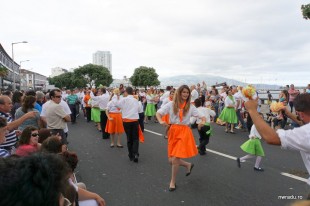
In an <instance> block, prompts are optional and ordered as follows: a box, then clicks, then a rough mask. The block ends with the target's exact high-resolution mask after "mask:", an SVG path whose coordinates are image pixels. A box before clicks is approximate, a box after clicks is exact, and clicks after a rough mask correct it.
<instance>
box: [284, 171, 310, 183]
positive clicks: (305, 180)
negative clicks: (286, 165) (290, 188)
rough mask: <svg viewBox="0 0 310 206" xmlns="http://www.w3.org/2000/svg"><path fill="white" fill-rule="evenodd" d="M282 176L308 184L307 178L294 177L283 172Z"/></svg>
mask: <svg viewBox="0 0 310 206" xmlns="http://www.w3.org/2000/svg"><path fill="white" fill-rule="evenodd" d="M281 175H284V176H286V177H290V178H293V179H295V180H299V181H302V182H307V179H306V178H302V177H298V176H296V175H292V174H289V173H286V172H281Z"/></svg>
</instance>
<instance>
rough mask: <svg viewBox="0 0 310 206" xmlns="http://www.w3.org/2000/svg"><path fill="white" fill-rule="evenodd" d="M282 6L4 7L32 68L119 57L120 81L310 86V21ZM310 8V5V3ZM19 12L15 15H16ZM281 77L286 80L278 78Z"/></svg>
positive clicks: (137, 3)
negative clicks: (144, 73) (140, 73)
mask: <svg viewBox="0 0 310 206" xmlns="http://www.w3.org/2000/svg"><path fill="white" fill-rule="evenodd" d="M306 3H307V1H280V0H273V1H270V0H261V1H250V0H235V1H228V0H221V1H218V0H192V1H184V0H179V1H177V0H173V1H163V0H158V1H149V0H134V1H127V0H108V1H100V0H89V1H82V0H67V1H60V0H54V1H39V2H38V1H34V0H28V1H21V0H11V1H5V2H2V3H1V13H0V18H1V19H5V22H6V23H5V25H6V26H5V27H4V28H2V31H1V33H0V40H1V42H0V43H1V44H2V45H3V46H4V48H5V49H6V51H7V52H8V53H9V54H10V53H11V43H12V42H16V41H23V40H27V41H28V42H29V43H28V44H23V45H15V46H14V53H15V59H16V61H17V62H19V61H21V60H25V59H30V62H27V63H25V64H23V65H24V67H25V68H26V69H27V68H33V70H34V71H37V72H40V73H43V74H50V69H51V68H53V67H56V66H60V67H64V68H66V69H70V68H74V67H78V66H82V65H84V64H87V63H90V62H91V61H92V53H94V52H95V51H97V50H109V51H111V52H112V57H113V60H112V67H113V73H112V74H113V76H114V78H121V77H123V76H131V75H132V74H133V70H134V69H135V68H137V67H139V66H141V65H144V66H150V67H154V68H155V69H156V71H157V73H158V74H159V75H160V76H169V75H176V74H192V73H209V74H214V75H221V76H225V77H230V78H235V79H237V80H242V81H245V80H246V81H247V82H250V81H251V82H253V83H254V82H255V83H260V82H262V81H264V83H265V82H266V83H267V82H270V83H278V84H289V83H295V84H296V85H305V84H307V83H309V82H308V81H309V80H308V79H306V76H309V72H308V67H309V60H308V59H309V56H310V51H309V49H308V48H309V43H308V38H309V34H310V27H309V23H310V22H309V21H306V20H304V19H303V18H302V15H301V11H300V6H301V4H306ZM308 3H309V2H308ZM12 11H13V12H12ZM277 77H279V78H277Z"/></svg>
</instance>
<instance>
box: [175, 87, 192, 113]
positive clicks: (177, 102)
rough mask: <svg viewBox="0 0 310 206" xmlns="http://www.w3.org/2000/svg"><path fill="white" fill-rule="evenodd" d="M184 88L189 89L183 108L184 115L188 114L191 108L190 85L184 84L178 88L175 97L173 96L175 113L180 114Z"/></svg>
mask: <svg viewBox="0 0 310 206" xmlns="http://www.w3.org/2000/svg"><path fill="white" fill-rule="evenodd" d="M184 89H187V90H188V92H189V95H188V98H187V100H186V105H185V107H184V110H183V114H184V116H185V115H186V114H187V112H188V110H189V108H190V99H191V98H190V97H191V90H190V89H189V87H188V86H187V85H182V86H180V87H179V88H178V89H177V91H176V92H175V94H174V97H173V113H174V114H175V115H177V114H178V112H179V108H180V106H181V104H182V97H181V96H182V91H183V90H184Z"/></svg>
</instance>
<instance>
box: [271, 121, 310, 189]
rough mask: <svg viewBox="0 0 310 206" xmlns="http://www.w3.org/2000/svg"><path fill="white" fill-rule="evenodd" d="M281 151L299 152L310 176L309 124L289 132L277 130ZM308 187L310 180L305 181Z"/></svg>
mask: <svg viewBox="0 0 310 206" xmlns="http://www.w3.org/2000/svg"><path fill="white" fill-rule="evenodd" d="M277 133H278V136H279V137H280V140H281V146H282V148H283V149H291V150H297V151H300V154H301V157H302V159H303V162H304V164H305V166H306V168H307V170H308V173H309V174H310V123H308V124H306V125H303V126H301V127H298V128H294V129H291V130H283V129H279V130H277ZM307 183H308V185H310V178H309V179H308V181H307Z"/></svg>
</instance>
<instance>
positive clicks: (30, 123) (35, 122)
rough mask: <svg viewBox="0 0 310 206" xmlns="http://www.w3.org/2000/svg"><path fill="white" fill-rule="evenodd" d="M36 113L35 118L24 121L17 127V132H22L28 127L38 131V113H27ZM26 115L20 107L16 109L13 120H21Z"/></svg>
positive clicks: (29, 110)
mask: <svg viewBox="0 0 310 206" xmlns="http://www.w3.org/2000/svg"><path fill="white" fill-rule="evenodd" d="M31 111H36V116H35V117H34V118H29V119H26V120H25V121H24V122H23V123H21V124H20V125H19V126H18V130H21V131H23V130H24V129H25V128H26V127H28V126H33V127H36V128H38V129H39V124H38V121H39V120H40V113H39V111H38V110H36V109H28V111H27V112H31ZM25 114H26V113H24V112H23V110H22V107H20V108H18V109H17V110H16V113H15V119H19V118H21V117H22V116H23V115H25Z"/></svg>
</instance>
